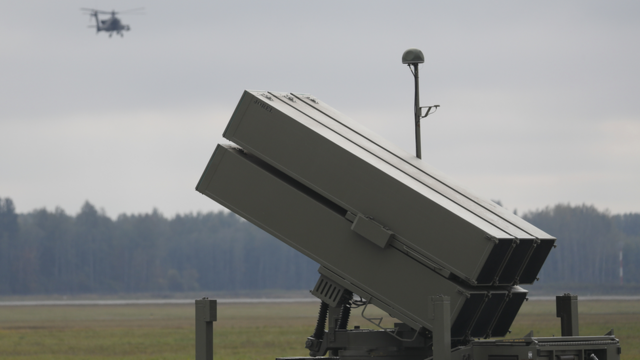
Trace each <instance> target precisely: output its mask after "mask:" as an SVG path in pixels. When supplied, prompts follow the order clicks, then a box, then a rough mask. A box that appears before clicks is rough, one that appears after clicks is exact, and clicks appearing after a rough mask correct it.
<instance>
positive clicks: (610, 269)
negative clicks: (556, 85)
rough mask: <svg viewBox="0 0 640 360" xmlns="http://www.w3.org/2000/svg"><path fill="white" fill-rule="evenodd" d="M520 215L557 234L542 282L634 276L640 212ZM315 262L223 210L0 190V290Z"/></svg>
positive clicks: (237, 284)
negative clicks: (25, 207)
mask: <svg viewBox="0 0 640 360" xmlns="http://www.w3.org/2000/svg"><path fill="white" fill-rule="evenodd" d="M523 218H524V219H526V220H527V221H529V222H531V223H533V224H534V225H536V226H538V227H540V228H541V229H543V230H544V231H546V232H548V233H549V234H551V235H553V236H555V237H557V238H558V242H557V244H558V248H557V249H554V250H553V251H552V252H551V255H550V256H549V258H548V259H547V262H546V264H545V266H544V267H543V269H542V271H541V273H540V282H541V283H546V284H551V283H580V284H605V283H606V284H611V283H614V284H617V283H618V282H619V252H620V250H621V249H622V251H623V253H624V281H625V283H630V284H640V214H638V213H633V214H624V215H611V214H610V213H609V212H606V211H604V212H603V211H599V210H597V209H596V208H594V207H593V206H588V205H581V206H570V205H556V206H554V207H547V208H545V209H542V210H537V211H532V212H529V213H526V214H525V215H524V216H523ZM317 269H318V265H317V264H316V263H314V262H313V261H311V260H309V259H307V258H306V257H304V256H303V255H301V254H299V253H298V252H296V251H295V250H293V249H291V248H290V247H288V246H286V245H284V244H283V243H281V242H280V241H278V240H277V239H275V238H273V237H272V236H270V235H268V234H266V233H265V232H263V231H261V230H259V229H258V228H256V227H255V226H253V225H251V224H250V223H248V222H246V221H244V220H242V219H240V218H239V217H238V216H236V215H234V214H232V213H229V212H215V213H214V212H209V213H197V214H183V215H177V216H175V217H173V218H167V217H165V216H163V215H162V214H161V213H160V212H158V211H157V210H154V211H153V212H151V213H148V214H139V215H125V214H123V215H120V216H118V217H117V218H116V219H115V220H113V219H111V218H109V217H108V216H106V215H105V214H103V213H101V212H100V211H98V210H97V209H96V207H95V206H93V205H92V204H90V203H88V202H87V203H85V204H84V205H83V206H82V209H81V210H80V212H79V213H78V214H77V215H75V216H73V215H69V214H67V213H65V212H64V211H63V210H61V209H55V210H53V211H48V210H46V209H39V210H34V211H32V212H29V213H26V214H17V213H16V212H15V207H14V204H13V202H12V200H11V199H9V198H4V199H2V198H0V295H23V294H78V293H140V292H165V291H170V292H180V291H194V290H208V291H234V290H262V289H310V288H311V287H312V286H313V285H314V284H315V281H316V280H317V278H318V273H317Z"/></svg>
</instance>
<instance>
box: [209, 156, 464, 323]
mask: <svg viewBox="0 0 640 360" xmlns="http://www.w3.org/2000/svg"><path fill="white" fill-rule="evenodd" d="M197 190H198V191H200V192H202V193H203V194H205V195H207V196H208V197H210V198H211V199H213V200H215V201H217V202H218V203H220V204H222V205H224V206H226V207H227V208H229V209H230V210H232V211H233V212H235V213H237V214H239V215H240V216H242V217H244V218H245V219H247V220H248V221H250V222H252V223H254V224H255V225H257V226H259V227H261V228H262V229H264V230H265V231H267V232H269V233H271V234H272V235H274V236H276V237H277V238H278V239H280V240H281V241H283V242H285V243H286V244H288V245H290V246H291V247H293V248H294V249H296V250H298V251H300V252H301V253H303V254H305V255H306V256H308V257H310V258H311V259H313V260H315V261H316V262H318V263H320V264H321V265H322V266H324V267H326V268H328V269H330V270H331V271H332V272H333V273H335V274H338V275H339V276H341V277H342V278H343V279H345V280H346V281H347V282H349V283H351V284H355V285H357V288H353V287H352V288H351V289H350V290H352V291H354V290H355V291H357V290H358V289H363V290H364V291H366V292H367V293H368V294H370V295H372V296H373V297H375V298H376V299H377V300H379V301H381V302H384V303H386V304H388V305H389V306H390V307H392V308H393V309H395V311H397V312H398V313H401V314H403V315H404V316H406V317H408V318H410V319H413V320H414V321H415V322H416V323H418V324H419V325H421V326H424V327H426V328H428V329H430V328H431V327H432V323H431V320H429V317H428V315H427V307H426V306H425V301H426V299H428V298H429V297H430V296H435V295H438V294H445V295H447V296H449V297H450V298H451V309H452V314H451V315H452V319H453V318H455V316H456V315H457V313H458V312H459V310H460V308H461V307H462V305H463V304H464V302H465V300H466V296H465V295H464V293H465V292H464V291H460V289H461V288H460V287H459V286H456V284H454V283H453V282H451V281H449V280H447V279H446V278H444V277H443V276H440V275H438V274H437V273H435V272H433V271H432V270H431V269H429V268H428V267H426V266H424V265H422V264H420V263H419V262H417V261H413V260H411V259H410V258H408V257H407V256H406V255H405V254H403V253H402V252H400V251H398V250H396V249H394V248H391V247H389V248H386V249H382V248H380V246H378V245H376V244H374V243H372V242H371V241H369V240H367V239H365V238H363V237H362V236H360V235H359V234H357V233H356V232H354V231H352V230H351V225H352V223H351V222H350V221H348V220H347V219H346V218H345V217H344V216H343V214H341V213H340V211H339V210H338V211H336V208H332V207H331V206H327V204H325V203H323V202H322V201H318V198H316V197H314V195H313V194H312V193H310V192H309V190H308V189H306V188H305V187H303V186H301V185H300V184H299V183H297V184H296V183H295V181H294V180H293V179H291V178H288V177H287V176H286V175H284V174H282V173H280V172H279V171H278V170H277V169H275V168H272V167H271V166H269V165H268V164H266V163H264V162H262V161H261V160H259V159H257V158H255V157H253V156H251V155H248V154H245V153H243V152H241V151H239V150H236V149H233V148H231V147H224V146H218V148H217V149H216V151H215V153H214V155H213V156H212V158H211V161H210V163H209V165H208V167H207V170H206V172H205V173H204V174H203V177H202V179H201V181H200V182H199V184H198V188H197ZM467 290H469V289H467ZM469 291H473V290H469Z"/></svg>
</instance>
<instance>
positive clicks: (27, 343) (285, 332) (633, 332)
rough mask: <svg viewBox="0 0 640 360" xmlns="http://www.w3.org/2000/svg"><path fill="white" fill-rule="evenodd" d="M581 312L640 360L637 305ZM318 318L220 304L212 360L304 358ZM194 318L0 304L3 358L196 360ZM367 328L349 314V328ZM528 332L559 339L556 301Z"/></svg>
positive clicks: (528, 319) (528, 315)
mask: <svg viewBox="0 0 640 360" xmlns="http://www.w3.org/2000/svg"><path fill="white" fill-rule="evenodd" d="M579 307H580V334H581V335H603V334H604V333H606V332H607V331H609V329H611V328H614V329H615V332H616V336H617V337H618V338H619V339H620V340H621V342H622V358H623V359H625V360H627V359H628V360H631V359H639V360H640V302H635V301H588V302H587V301H583V302H580V305H579ZM367 312H369V310H367ZM378 314H380V312H378ZM371 315H375V312H372V313H371ZM316 316H317V305H316V304H313V303H300V304H242V305H228V304H220V305H219V306H218V321H217V322H216V323H215V324H214V354H215V356H214V357H215V358H217V359H225V360H227V359H229V360H234V359H274V358H275V357H278V356H304V355H307V352H306V351H305V349H304V341H305V339H306V337H307V336H309V335H310V334H311V332H312V331H313V327H314V325H315V321H316ZM193 317H194V306H193V305H123V306H29V307H5V306H2V307H0V358H1V359H3V360H4V359H21V360H25V359H54V360H58V359H194V357H195V355H194V319H193ZM391 321H393V320H392V319H388V322H387V324H389V323H390V322H391ZM367 324H368V323H367V322H366V321H365V320H364V319H362V318H361V317H360V313H359V312H354V314H353V316H352V321H351V323H350V325H351V326H353V325H360V326H362V327H368V326H367ZM529 330H534V332H535V335H536V336H552V335H559V333H560V321H559V319H557V318H556V317H555V303H554V302H551V301H531V302H527V303H525V305H524V306H523V308H522V310H521V312H520V314H519V315H518V318H517V319H516V321H515V323H514V324H513V326H512V334H511V335H510V337H521V336H523V335H525V334H526V333H527V332H529Z"/></svg>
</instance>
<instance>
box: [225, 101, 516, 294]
mask: <svg viewBox="0 0 640 360" xmlns="http://www.w3.org/2000/svg"><path fill="white" fill-rule="evenodd" d="M261 94H262V95H261ZM263 95H264V96H263ZM224 136H225V137H226V138H227V139H228V140H230V141H232V142H234V143H236V144H238V145H240V146H241V147H242V148H243V149H245V150H246V151H248V152H249V153H252V154H254V155H256V156H257V157H259V158H260V159H262V160H264V161H266V162H268V163H269V164H270V165H273V166H274V167H276V168H278V169H279V170H281V171H283V172H284V173H286V174H287V175H289V176H291V177H292V178H294V179H296V180H297V181H300V182H301V183H303V184H304V185H306V186H307V187H309V188H311V189H313V190H314V191H316V192H318V193H319V194H321V195H322V196H323V197H325V198H327V199H329V200H331V201H332V202H334V203H336V204H338V205H339V206H341V207H342V208H344V209H346V210H347V211H349V212H352V213H353V214H357V215H360V214H361V215H366V216H370V217H373V218H374V219H375V221H376V222H377V223H379V224H380V225H382V226H384V227H386V228H388V229H389V230H390V231H392V232H393V233H394V234H395V235H394V239H395V241H398V242H400V243H402V244H403V245H406V246H408V247H409V248H411V249H412V250H413V251H416V252H418V253H419V254H420V255H421V256H423V257H425V258H427V259H428V261H430V262H432V263H434V264H436V265H437V266H440V267H442V268H445V269H447V270H448V271H450V272H451V273H453V274H455V275H457V276H458V277H460V278H462V279H464V280H466V281H468V282H469V283H470V284H476V283H477V280H478V278H479V275H480V274H481V273H482V272H483V269H484V268H485V266H486V267H491V268H492V269H493V270H494V271H498V270H500V269H501V268H502V267H501V266H497V267H496V266H495V265H494V264H486V262H487V259H488V258H489V257H490V253H491V251H492V249H493V248H494V246H495V245H496V244H497V243H498V242H499V241H513V240H514V239H515V237H513V236H512V235H509V234H508V233H506V232H505V231H503V230H501V229H500V228H498V227H497V226H495V225H494V224H492V223H490V222H487V221H485V220H484V219H482V218H481V217H479V216H477V215H476V214H474V213H472V212H470V211H469V210H467V209H465V208H464V207H462V206H460V205H459V204H457V203H455V202H453V201H451V200H450V199H448V198H446V197H444V196H442V195H441V194H440V193H438V192H436V191H434V190H433V189H431V188H429V187H426V186H424V184H422V183H420V182H419V181H417V180H416V179H414V178H412V177H410V176H407V175H406V174H405V173H403V172H401V171H399V170H398V169H397V168H395V167H393V166H391V165H390V164H388V163H387V162H385V161H383V160H381V159H380V158H378V157H376V156H375V155H373V154H371V153H370V152H367V151H366V150H365V149H363V148H362V147H359V146H358V145H356V144H354V143H353V142H352V141H350V140H348V139H346V138H345V137H343V136H342V135H340V134H338V133H336V132H335V131H333V130H330V129H328V128H327V127H326V126H324V125H322V124H320V123H318V122H317V121H314V120H313V119H311V118H310V117H308V116H307V115H304V114H302V113H301V112H300V111H298V110H296V109H294V108H292V107H290V106H288V105H287V104H285V103H284V102H283V101H282V100H279V99H278V97H276V96H275V95H272V94H267V93H251V92H245V94H244V95H243V97H242V99H241V101H240V103H239V104H238V107H237V108H236V111H235V113H234V115H233V117H232V119H231V121H230V123H229V125H228V127H227V130H226V131H225V134H224ZM492 239H494V240H495V241H493V240H492ZM500 261H507V259H500ZM485 272H486V271H485ZM497 275H499V274H497V273H493V274H489V275H488V276H484V277H483V279H485V280H486V281H488V282H484V283H485V284H490V283H491V281H493V280H494V279H495V278H496V277H497Z"/></svg>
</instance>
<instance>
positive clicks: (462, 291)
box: [458, 288, 471, 299]
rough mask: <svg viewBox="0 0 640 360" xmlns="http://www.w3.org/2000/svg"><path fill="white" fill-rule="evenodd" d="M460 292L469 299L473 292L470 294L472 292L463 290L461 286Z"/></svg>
mask: <svg viewBox="0 0 640 360" xmlns="http://www.w3.org/2000/svg"><path fill="white" fill-rule="evenodd" d="M458 292H459V293H460V294H461V295H462V296H464V297H466V298H467V299H468V298H470V297H471V294H470V293H468V292H466V291H464V290H462V289H460V288H458Z"/></svg>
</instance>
